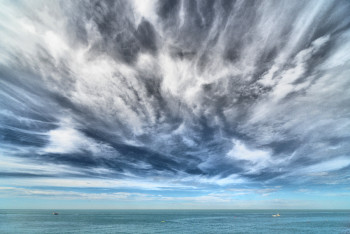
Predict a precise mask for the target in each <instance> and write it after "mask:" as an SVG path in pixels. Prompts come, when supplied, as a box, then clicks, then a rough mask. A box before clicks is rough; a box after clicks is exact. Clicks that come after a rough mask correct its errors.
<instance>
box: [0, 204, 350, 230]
mask: <svg viewBox="0 0 350 234" xmlns="http://www.w3.org/2000/svg"><path fill="white" fill-rule="evenodd" d="M56 211H57V212H59V215H52V210H0V233H191V234H194V233H350V210H347V211H339V210H338V211H331V210H324V211H320V210H318V211H315V210H314V211H311V210H309V211H307V210H280V211H276V210H56ZM277 212H279V213H280V215H281V216H280V217H272V214H275V213H277ZM162 221H165V222H162Z"/></svg>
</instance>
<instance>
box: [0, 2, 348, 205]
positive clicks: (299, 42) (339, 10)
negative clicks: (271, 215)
mask: <svg viewBox="0 0 350 234" xmlns="http://www.w3.org/2000/svg"><path fill="white" fill-rule="evenodd" d="M349 12H350V2H349V1H345V0H344V1H341V0H339V1H329V0H325V1H321V0H317V1H287V0H285V1H250V0H246V1H225V0H217V1H209V0H208V1H204V0H203V1H185V0H182V1H181V0H166V1H163V0H162V1H155V0H147V1H144V0H134V1H93V0H91V1H40V0H33V1H10V0H8V1H6V0H5V1H1V2H0V185H2V186H3V187H0V196H2V197H5V198H6V197H11V196H15V197H19V199H20V198H21V197H22V198H23V197H27V198H28V197H39V198H42V199H46V198H47V197H50V198H52V199H53V198H54V199H84V198H86V199H104V200H111V199H117V200H119V201H120V200H125V202H130V201H131V203H130V204H134V203H135V202H136V201H137V202H139V201H144V202H150V201H155V200H157V201H158V202H160V203H161V204H165V203H181V202H182V203H181V204H185V205H184V206H186V204H187V203H190V202H193V203H198V204H199V205H198V206H199V207H201V205H200V204H202V203H205V202H207V201H212V202H214V203H217V204H227V203H231V204H234V205H233V206H232V207H233V208H234V207H240V206H239V205H238V203H237V202H235V201H237V200H236V199H238V200H240V199H241V200H242V203H240V204H241V206H242V207H244V205H242V204H244V201H245V200H244V199H246V200H247V201H248V200H250V202H251V203H250V204H251V206H255V205H256V204H255V203H256V202H257V200H262V199H266V197H270V198H269V199H266V201H265V202H266V204H267V205H266V206H270V207H273V206H277V207H288V204H289V202H290V200H288V199H292V200H293V199H297V198H298V199H299V200H298V201H295V204H297V205H299V206H300V207H303V206H304V205H305V204H304V203H303V202H305V200H307V198H305V196H319V195H320V194H323V195H326V196H327V194H328V196H330V197H332V196H349V195H350V172H349V171H350V14H349ZM325 191H332V192H333V193H332V194H330V193H325ZM287 192H290V193H294V194H295V195H294V196H291V197H288V196H287V195H285V194H284V193H287ZM336 192H337V193H336ZM272 196H274V197H272ZM264 197H265V198H264ZM271 197H272V198H273V199H272V198H271ZM309 198H310V197H309ZM324 200H327V198H325V199H324ZM132 201H134V203H132ZM347 205H348V206H349V207H350V204H349V203H347ZM311 206H314V207H316V206H317V204H316V203H315V204H311ZM335 206H336V205H335Z"/></svg>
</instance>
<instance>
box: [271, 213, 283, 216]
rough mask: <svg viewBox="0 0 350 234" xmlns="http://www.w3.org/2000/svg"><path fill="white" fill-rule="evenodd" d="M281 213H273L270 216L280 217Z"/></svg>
mask: <svg viewBox="0 0 350 234" xmlns="http://www.w3.org/2000/svg"><path fill="white" fill-rule="evenodd" d="M280 216H281V215H280V214H278V213H277V214H274V215H272V217H280Z"/></svg>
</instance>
